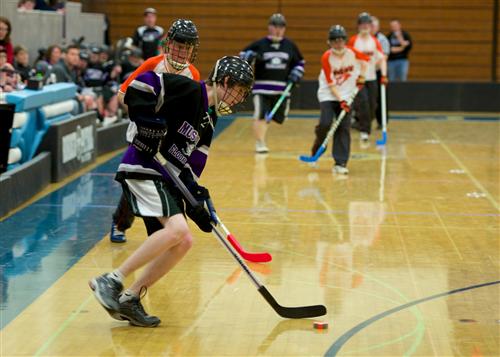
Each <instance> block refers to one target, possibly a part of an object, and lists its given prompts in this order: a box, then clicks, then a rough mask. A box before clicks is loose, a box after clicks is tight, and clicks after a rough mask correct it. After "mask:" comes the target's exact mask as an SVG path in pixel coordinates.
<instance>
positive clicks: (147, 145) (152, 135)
mask: <svg viewBox="0 0 500 357" xmlns="http://www.w3.org/2000/svg"><path fill="white" fill-rule="evenodd" d="M131 117H132V116H131ZM133 119H135V120H134V122H135V123H136V124H137V134H136V135H135V137H134V139H133V140H132V145H133V146H134V147H135V148H136V149H137V150H138V151H139V152H140V153H142V154H144V155H146V156H148V157H153V156H154V155H155V154H156V153H157V152H158V150H159V148H160V144H161V141H162V139H163V137H164V136H165V134H166V132H167V126H166V123H165V120H164V119H162V118H144V117H136V118H133Z"/></svg>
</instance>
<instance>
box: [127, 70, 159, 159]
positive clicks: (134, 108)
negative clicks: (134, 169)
mask: <svg viewBox="0 0 500 357" xmlns="http://www.w3.org/2000/svg"><path fill="white" fill-rule="evenodd" d="M161 92H162V81H161V80H160V75H159V74H156V73H154V72H152V71H148V72H145V73H143V74H141V75H139V76H138V77H137V78H136V79H135V80H133V81H132V83H130V86H129V87H128V88H127V92H126V94H125V104H126V105H127V106H128V111H129V116H130V120H131V121H133V122H135V123H136V125H137V134H136V135H135V137H134V139H133V140H132V145H133V146H134V147H135V148H136V149H137V150H138V151H139V152H141V153H143V154H144V155H146V156H148V157H153V156H154V155H155V154H156V153H157V152H158V150H159V146H160V143H161V140H162V139H163V137H164V135H165V132H166V120H165V118H162V117H161V116H159V115H158V114H157V111H156V106H157V103H158V95H159V93H161Z"/></svg>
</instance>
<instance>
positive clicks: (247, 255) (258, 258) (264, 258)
mask: <svg viewBox="0 0 500 357" xmlns="http://www.w3.org/2000/svg"><path fill="white" fill-rule="evenodd" d="M215 220H216V221H217V222H218V223H219V225H220V226H221V228H222V230H223V231H224V233H226V238H227V240H228V241H229V243H231V245H232V246H233V248H234V249H235V250H236V251H237V252H238V254H239V255H241V257H242V258H243V259H245V260H247V261H249V262H254V263H266V262H270V261H271V260H273V257H272V256H271V254H269V253H251V252H246V251H245V250H244V249H243V247H242V246H241V244H240V243H239V242H238V241H237V240H236V238H235V237H234V235H233V234H232V233H231V232H230V231H229V229H227V227H226V226H225V225H224V223H222V221H221V220H220V218H219V217H218V216H217V214H215Z"/></svg>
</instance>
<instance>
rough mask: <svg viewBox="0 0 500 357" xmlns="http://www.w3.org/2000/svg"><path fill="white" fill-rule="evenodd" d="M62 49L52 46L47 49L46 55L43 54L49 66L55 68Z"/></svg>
mask: <svg viewBox="0 0 500 357" xmlns="http://www.w3.org/2000/svg"><path fill="white" fill-rule="evenodd" d="M61 57H62V49H61V47H60V46H59V45H52V46H49V48H47V53H46V54H45V60H46V61H47V63H48V64H49V66H51V67H52V66H55V65H56V64H58V63H59V62H60V61H61Z"/></svg>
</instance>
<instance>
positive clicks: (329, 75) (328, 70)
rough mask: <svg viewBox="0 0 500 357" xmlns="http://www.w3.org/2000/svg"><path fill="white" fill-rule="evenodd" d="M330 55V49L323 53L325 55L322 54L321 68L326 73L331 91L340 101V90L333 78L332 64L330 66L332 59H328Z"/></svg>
mask: <svg viewBox="0 0 500 357" xmlns="http://www.w3.org/2000/svg"><path fill="white" fill-rule="evenodd" d="M329 57H330V50H327V51H325V53H323V56H321V69H322V70H323V73H324V74H325V78H326V83H327V84H328V88H330V92H332V94H333V96H334V97H335V98H337V99H338V100H339V101H340V100H341V99H340V94H339V91H338V89H337V85H336V84H335V81H334V80H333V78H332V66H330V61H329V60H328V59H329Z"/></svg>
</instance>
